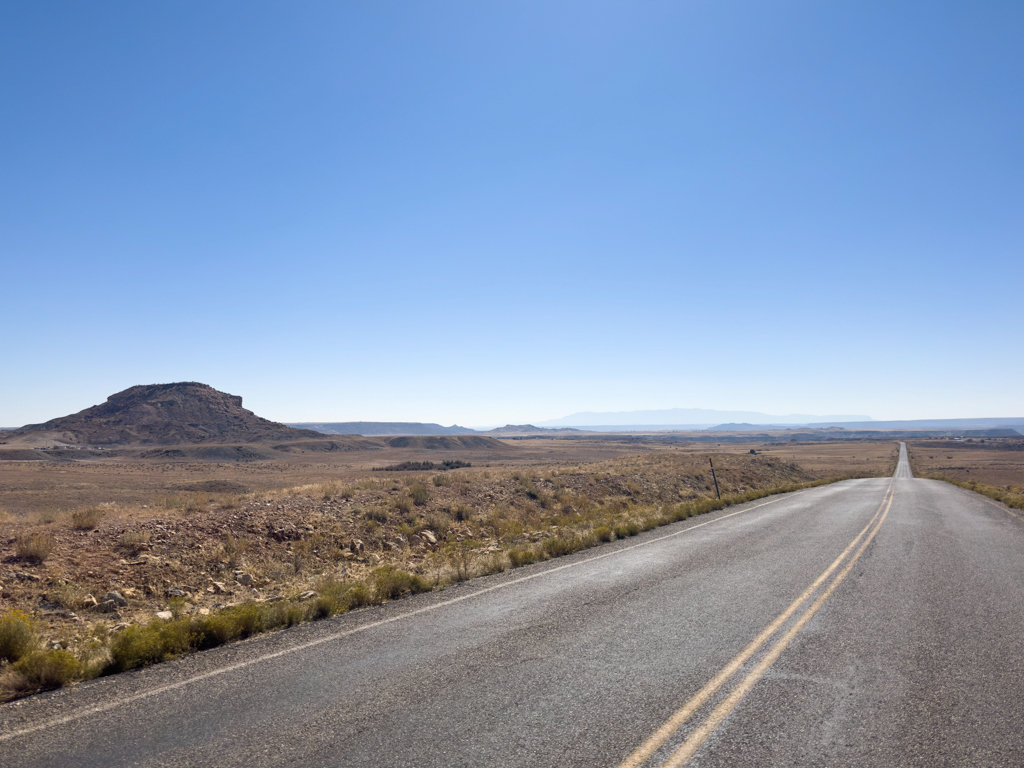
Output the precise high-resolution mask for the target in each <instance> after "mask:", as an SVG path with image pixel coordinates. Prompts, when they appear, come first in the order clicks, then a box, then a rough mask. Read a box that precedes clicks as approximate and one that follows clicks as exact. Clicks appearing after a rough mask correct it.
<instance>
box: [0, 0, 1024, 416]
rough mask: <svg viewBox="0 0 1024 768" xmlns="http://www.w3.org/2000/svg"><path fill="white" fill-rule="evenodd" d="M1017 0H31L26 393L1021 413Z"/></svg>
mask: <svg viewBox="0 0 1024 768" xmlns="http://www.w3.org/2000/svg"><path fill="white" fill-rule="evenodd" d="M1022 40H1024V4H1022V3H1020V2H1016V1H1014V2H975V3H967V2H961V3H952V2H935V1H934V0H931V1H929V2H923V1H922V2H891V1H890V0H885V1H884V2H873V1H868V2H865V1H863V0H858V1H857V2H821V1H820V0H816V1H815V2H787V1H786V0H771V1H770V2H730V1H729V0H715V1H714V2H712V1H711V0H695V1H693V2H686V1H684V0H677V1H675V2H660V1H657V0H642V1H640V2H638V1H637V0H628V1H627V0H623V1H622V2H594V1H593V0H588V2H550V0H545V1H544V2H529V1H524V0H515V2H497V1H493V2H484V3H481V2H475V1H469V0H467V1H466V2H412V1H411V0H410V1H409V2H387V1H386V0H381V1H378V0H375V1H374V2H359V3H356V2H350V3H344V2H279V3H265V2H251V1H248V0H247V2H235V3H228V2H218V3H207V2H192V3H189V2H173V3H159V4H158V3H138V2H127V1H126V2H118V3H111V2H90V3H80V2H45V1H41V2H22V3H5V4H3V5H2V6H0V68H2V70H0V74H2V77H0V291H2V293H0V324H2V328H0V330H2V337H0V366H2V372H0V374H2V375H0V426H17V425H20V424H23V423H26V422H35V421H42V420H45V419H48V418H52V417H55V416H59V415H64V414H67V413H70V412H74V411H77V410H79V409H81V408H84V407H87V406H89V405H93V404H95V403H98V402H102V401H103V400H104V399H105V398H106V396H107V395H109V394H111V393H113V392H116V391H119V390H121V389H124V388H126V387H129V386H131V385H134V384H142V383H157V382H169V381H182V380H197V381H202V382H206V383H208V384H211V385H213V386H215V387H217V388H218V389H222V390H225V391H228V392H231V393H233V394H239V395H242V396H243V397H244V399H245V405H246V406H247V407H249V408H251V409H253V410H255V411H256V412H257V413H259V414H260V415H263V416H266V417H269V418H273V419H276V420H281V421H305V420H321V419H322V420H356V419H373V420H416V421H438V422H442V423H445V424H450V423H453V422H458V423H460V424H469V425H478V424H495V423H505V422H509V421H510V422H521V421H527V420H542V419H547V418H554V417H559V416H563V415H566V414H568V413H571V412H574V411H581V410H592V411H612V410H615V411H618V410H633V409H651V408H672V407H685V408H694V407H701V408H717V409H745V410H757V411H764V412H768V413H774V414H786V413H792V412H803V413H865V414H870V415H871V416H873V417H875V418H943V417H949V418H952V417H961V416H1021V415H1024V394H1022V393H1024V387H1022V386H1021V380H1022V378H1024V343H1022V333H1021V332H1022V328H1024V318H1022V312H1021V300H1022V297H1024V290H1022V286H1024V279H1022V278H1024V254H1022V243H1024V237H1022V236H1024V205H1022V204H1024V98H1022V94H1024V45H1022V42H1021V41H1022Z"/></svg>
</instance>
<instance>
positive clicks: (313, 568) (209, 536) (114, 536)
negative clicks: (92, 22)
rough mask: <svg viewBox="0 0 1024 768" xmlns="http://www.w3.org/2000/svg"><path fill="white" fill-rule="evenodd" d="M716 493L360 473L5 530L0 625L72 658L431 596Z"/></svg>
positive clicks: (693, 462) (694, 474)
mask: <svg viewBox="0 0 1024 768" xmlns="http://www.w3.org/2000/svg"><path fill="white" fill-rule="evenodd" d="M715 461H716V470H717V471H718V481H719V484H720V486H721V490H722V492H723V494H739V493H744V492H747V491H756V490H763V489H768V488H773V487H778V486H783V485H787V484H792V483H800V482H806V481H810V480H814V479H816V476H815V475H814V474H812V473H809V472H807V471H805V470H803V469H801V468H800V467H799V466H797V465H796V464H793V463H790V462H787V461H783V460H781V459H776V458H770V457H763V456H746V455H744V456H736V455H732V456H727V455H720V456H716V457H715ZM714 494H715V488H714V481H713V479H712V476H711V473H710V471H709V469H708V457H707V456H706V455H701V454H671V453H666V454H644V455H638V456H627V457H624V458H618V459H614V460H610V461H604V462H595V463H584V464H578V465H574V466H567V465H564V464H563V465H560V466H551V467H542V466H540V467H531V468H528V469H508V468H503V469H482V468H476V467H469V468H461V469H453V470H448V471H433V472H367V473H365V474H364V476H362V477H359V478H354V479H352V480H351V481H348V482H345V483H339V482H334V481H330V482H326V483H314V484H306V485H302V486H298V487H292V488H284V489H278V490H271V491H262V492H257V493H252V494H217V493H202V492H195V493H180V494H177V495H174V496H165V497H162V498H161V499H160V500H159V501H158V502H154V503H153V504H146V505H129V506H123V505H118V504H101V505H97V506H92V507H88V508H82V509H78V510H72V511H67V512H62V513H61V514H60V515H58V516H56V517H53V516H46V515H42V516H39V515H37V516H34V517H29V518H24V517H13V516H11V515H7V518H6V520H0V526H2V527H0V596H2V610H0V613H3V612H7V611H11V610H20V611H23V612H24V613H25V614H28V615H29V616H32V617H34V621H35V623H36V626H37V628H38V629H39V632H40V635H41V637H42V639H43V641H44V642H45V643H46V644H48V645H49V646H50V647H58V646H59V647H63V648H67V649H69V650H71V651H73V652H76V653H81V650H82V648H83V647H84V646H85V645H86V644H90V643H91V644H93V645H96V643H97V639H98V640H99V643H100V645H102V643H103V641H104V639H105V638H107V637H109V636H110V635H111V634H112V633H116V632H118V631H119V630H121V629H124V628H125V627H127V626H130V625H131V624H139V623H148V622H150V621H152V620H153V619H154V618H169V617H171V616H179V615H197V614H199V615H202V614H206V613H209V612H216V611H217V610H218V609H221V608H224V607H227V606H232V605H236V604H238V603H244V602H248V601H275V600H283V599H288V600H301V599H303V597H304V596H305V597H311V596H312V595H313V593H315V591H316V589H317V585H318V583H320V582H321V580H322V579H324V578H325V577H331V578H333V579H337V580H353V581H354V580H361V579H366V578H367V577H368V576H369V574H370V573H371V571H373V570H374V569H375V568H379V567H381V566H382V565H394V566H397V567H398V568H401V569H403V570H405V571H408V572H410V573H413V574H417V575H419V576H420V577H421V578H423V579H426V580H428V581H429V582H430V583H434V584H443V583H446V582H450V581H452V580H455V579H460V578H466V577H469V576H472V575H474V574H477V573H484V572H493V571H495V570H502V569H504V568H505V567H508V565H509V563H510V554H511V555H512V557H513V558H514V557H515V553H516V552H526V551H531V552H534V553H535V554H536V555H537V556H541V557H543V556H544V550H543V543H544V541H545V540H546V539H549V538H553V537H559V536H580V535H584V534H586V533H587V532H590V531H593V530H595V529H596V528H598V527H600V526H609V527H614V526H615V525H620V524H626V523H628V522H630V521H639V520H642V519H643V518H644V517H647V516H651V515H653V514H656V513H657V511H658V510H659V509H661V508H664V507H665V506H667V505H672V504H677V503H679V502H682V501H686V500H693V499H700V498H713V497H714ZM47 549H49V551H45V552H44V550H47ZM33 552H34V553H35V556H33V555H32V554H31V553H33Z"/></svg>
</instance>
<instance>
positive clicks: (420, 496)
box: [409, 485, 430, 507]
mask: <svg viewBox="0 0 1024 768" xmlns="http://www.w3.org/2000/svg"><path fill="white" fill-rule="evenodd" d="M409 498H410V499H412V503H413V504H415V505H416V506H417V507H422V506H424V505H425V504H426V503H427V499H428V498H430V497H429V496H428V495H427V489H426V488H425V487H423V486H422V485H414V486H413V487H412V488H410V489H409Z"/></svg>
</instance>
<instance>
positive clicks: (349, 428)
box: [288, 421, 479, 436]
mask: <svg viewBox="0 0 1024 768" xmlns="http://www.w3.org/2000/svg"><path fill="white" fill-rule="evenodd" d="M288 426H289V427H296V428H298V429H312V430H314V431H315V432H321V433H323V434H325V435H365V436H371V435H476V434H479V433H478V432H477V431H476V430H475V429H469V428H468V427H460V426H458V425H457V424H453V425H452V426H450V427H442V426H441V425H440V424H428V423H423V422H419V421H331V422H322V421H320V422H312V421H311V422H300V423H293V424H289V425H288Z"/></svg>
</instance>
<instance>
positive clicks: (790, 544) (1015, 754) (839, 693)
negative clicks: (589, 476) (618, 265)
mask: <svg viewBox="0 0 1024 768" xmlns="http://www.w3.org/2000/svg"><path fill="white" fill-rule="evenodd" d="M901 457H902V458H901V462H900V466H899V468H898V469H897V471H896V473H895V476H894V477H893V478H888V479H876V480H852V481H847V482H844V483H838V484H834V485H829V486H824V487H821V488H815V489H811V490H807V491H801V492H798V493H794V494H789V495H785V496H777V497H771V498H768V499H762V500H761V501H758V502H752V503H750V504H746V505H744V506H742V507H732V508H730V509H727V510H723V511H722V512H718V513H715V514H712V515H704V516H700V517H697V518H692V519H691V520H688V521H686V522H684V523H679V524H676V525H673V526H669V527H666V528H660V529H657V530H654V531H650V532H648V533H646V534H642V535H641V536H637V537H635V538H632V539H627V540H624V541H619V542H615V543H613V544H610V545H607V546H604V547H600V548H597V549H591V550H588V551H586V552H581V553H578V554H576V555H573V556H571V557H568V558H561V559H558V560H555V561H551V562H548V563H544V564H539V565H536V566H529V567H527V568H520V569H516V570H514V571H510V572H507V573H504V574H500V575H497V576H492V577H487V578H484V579H478V580H475V581H473V582H470V583H467V584H463V585H460V586H458V587H455V588H450V589H445V590H443V591H441V592H436V593H432V594H428V595H419V596H417V597H415V598H411V599H407V600H402V601H398V602H396V603H392V604H389V605H386V606H382V607H379V608H374V609H369V610H362V611H357V612H353V613H350V614H346V615H343V616H340V617H337V618H336V619H332V620H330V621H323V622H318V623H315V624H310V625H306V626H303V627H299V628H296V629H293V630H290V631H287V632H278V633H274V634H271V635H266V636H263V637H259V638H256V639H254V640H250V641H247V642H244V643H238V644H235V645H232V646H227V647H224V648H220V649H216V650H214V651H209V652H206V653H203V654H197V655H194V656H191V657H188V658H185V659H181V660H179V661H177V662H173V663H169V664H163V665H158V666H155V667H151V668H149V669H146V670H141V671H138V672H134V673H129V674H125V675H120V676H116V677H111V678H104V679H101V680H96V681H93V682H91V683H88V684H83V685H79V686H76V687H74V688H71V689H65V690H61V691H56V692H53V693H50V694H45V695H42V696H36V697H32V698H30V699H26V700H23V701H21V702H16V703H13V704H8V705H5V706H3V707H0V765H3V766H18V768H31V767H32V766H81V767H83V768H84V767H86V766H97V767H102V768H111V767H113V766H129V765H131V766H136V765H137V766H250V767H258V766H285V765H287V766H389V767H390V766H410V767H411V768H428V767H430V766H470V767H472V768H478V767H480V766H531V768H534V767H536V766H587V768H593V767H594V766H611V767H612V768H614V767H615V766H644V768H648V767H649V766H662V765H670V766H671V765H683V764H686V765H692V766H701V767H702V768H703V767H705V766H739V765H758V766H790V765H801V766H805V765H806V766H871V767H872V768H877V767H878V766H904V765H905V766H929V767H933V766H967V765H971V766H1020V765H1024V717H1022V716H1024V557H1022V553H1024V520H1022V519H1021V518H1020V517H1018V516H1017V515H1016V514H1014V513H1012V512H1010V511H1008V510H1007V509H1006V508H1004V507H1003V506H1001V505H999V504H996V503H995V502H992V501H990V500H988V499H986V498H983V497H981V496H978V495H975V494H971V493H969V492H967V491H963V490H961V489H959V488H956V487H954V486H951V485H948V484H945V483H941V482H938V481H930V480H919V479H914V478H913V477H912V475H911V473H910V471H909V467H908V466H907V464H906V455H905V452H902V453H901Z"/></svg>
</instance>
